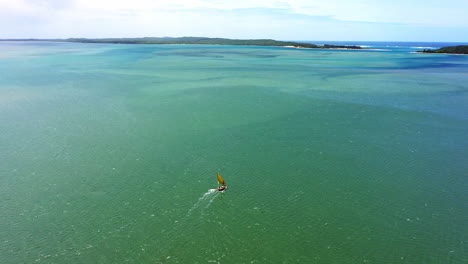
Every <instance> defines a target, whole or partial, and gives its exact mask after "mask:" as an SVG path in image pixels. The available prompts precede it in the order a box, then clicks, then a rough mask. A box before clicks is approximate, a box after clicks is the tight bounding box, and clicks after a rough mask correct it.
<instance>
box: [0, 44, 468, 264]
mask: <svg viewBox="0 0 468 264" xmlns="http://www.w3.org/2000/svg"><path fill="white" fill-rule="evenodd" d="M313 43H319V42H313ZM325 43H327V44H339V43H337V42H324V43H323V44H325ZM344 44H359V45H364V46H366V47H369V48H371V49H379V50H377V51H376V50H371V51H364V50H363V51H355V50H353V51H351V50H306V49H293V48H275V47H253V46H249V47H241V46H204V45H194V46H190V45H188V46H186V45H108V44H78V43H53V42H0V263H2V264H10V263H11V264H17V263H67V264H69V263H70V264H74V263H324V264H330V263H336V264H347V263H350V264H351V263H379V264H382V263H391V264H394V263H411V264H413V263H425V264H431V263H440V264H449V263H460V264H461V263H468V247H467V243H468V241H467V235H468V225H467V223H468V207H467V204H468V184H467V183H468V56H462V55H441V54H416V53H414V51H416V50H419V49H422V48H436V47H440V46H449V45H450V43H383V42H378V43H377V42H361V43H355V42H352V43H344ZM216 172H219V173H220V174H221V175H222V176H223V177H224V179H225V180H226V182H227V185H228V189H227V191H226V192H224V193H219V192H217V191H216V190H214V188H216V187H217V182H216Z"/></svg>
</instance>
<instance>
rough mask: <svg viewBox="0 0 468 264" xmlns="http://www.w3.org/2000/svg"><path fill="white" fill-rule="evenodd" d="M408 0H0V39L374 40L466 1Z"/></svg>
mask: <svg viewBox="0 0 468 264" xmlns="http://www.w3.org/2000/svg"><path fill="white" fill-rule="evenodd" d="M408 2H410V1H403V0H391V1H390V0H380V1H375V0H354V1H347V0H327V1H322V0H321V1H313V0H278V1H271V0H236V1H221V0H178V1H168V0H131V1H129V0H69V1H66V0H63V1H61V0H0V38H8V37H42V38H47V37H50V38H53V37H131V36H134V37H138V36H182V35H192V36H193V35H198V36H220V37H242V38H249V37H250V38H252V37H270V38H281V39H288V38H289V39H291V38H292V39H323V38H328V39H330V38H331V37H332V36H333V34H336V37H342V39H345V38H346V37H352V36H353V35H352V33H354V35H355V36H362V34H363V33H366V34H368V35H367V36H368V37H367V38H366V39H374V38H373V37H372V36H375V35H376V34H377V35H378V34H381V33H379V32H380V31H382V29H385V30H400V31H401V30H405V28H404V27H401V26H399V25H408V27H407V28H406V29H408V30H409V29H410V28H411V30H410V31H411V32H414V30H413V28H414V27H417V26H423V27H426V28H429V27H442V28H443V27H451V28H453V27H461V28H466V25H468V16H465V15H464V11H465V10H466V9H467V8H468V7H467V5H468V3H467V2H466V0H451V2H453V3H445V4H444V5H441V4H439V6H438V4H437V3H438V2H436V1H435V0H426V1H424V2H423V1H422V0H413V1H411V4H410V3H408ZM449 2H450V1H449ZM446 6H457V8H447V7H446ZM463 7H465V8H463ZM373 23H374V25H372V24H373ZM391 24H394V25H393V28H392V26H391ZM343 28H346V29H347V30H346V31H343V30H342V29H343ZM353 30H354V32H350V31H353ZM427 30H429V29H427ZM318 32H321V36H322V37H321V36H320V35H317V34H318ZM294 36H296V37H294ZM336 37H335V38H336Z"/></svg>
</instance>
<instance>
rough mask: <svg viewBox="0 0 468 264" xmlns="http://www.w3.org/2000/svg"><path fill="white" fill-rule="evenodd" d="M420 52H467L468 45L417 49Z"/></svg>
mask: <svg viewBox="0 0 468 264" xmlns="http://www.w3.org/2000/svg"><path fill="white" fill-rule="evenodd" d="M418 52H420V53H444V54H468V45H460V46H450V47H443V48H440V49H436V50H431V49H425V50H421V51H418Z"/></svg>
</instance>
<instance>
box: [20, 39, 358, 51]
mask: <svg viewBox="0 0 468 264" xmlns="http://www.w3.org/2000/svg"><path fill="white" fill-rule="evenodd" d="M21 41H65V42H79V43H111V44H199V45H244V46H271V47H294V48H308V49H361V47H360V46H341V45H328V44H326V45H323V46H321V45H315V44H310V43H302V42H293V41H278V40H273V39H226V38H205V37H181V38H170V37H164V38H153V37H145V38H98V39H88V38H69V39H61V40H60V39H47V40H46V39H21Z"/></svg>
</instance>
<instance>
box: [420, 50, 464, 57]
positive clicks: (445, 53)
mask: <svg viewBox="0 0 468 264" xmlns="http://www.w3.org/2000/svg"><path fill="white" fill-rule="evenodd" d="M411 53H422V54H444V55H465V56H466V55H468V54H465V53H447V52H422V51H415V52H411Z"/></svg>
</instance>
